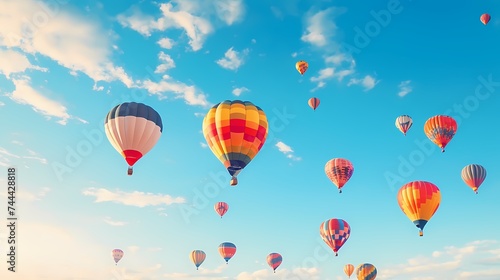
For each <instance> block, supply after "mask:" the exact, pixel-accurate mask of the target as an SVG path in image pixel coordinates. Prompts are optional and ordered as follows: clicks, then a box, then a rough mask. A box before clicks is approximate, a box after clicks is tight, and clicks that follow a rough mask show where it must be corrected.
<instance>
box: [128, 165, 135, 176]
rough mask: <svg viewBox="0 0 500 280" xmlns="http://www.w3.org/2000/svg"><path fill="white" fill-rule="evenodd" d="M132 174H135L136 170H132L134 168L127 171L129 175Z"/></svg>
mask: <svg viewBox="0 0 500 280" xmlns="http://www.w3.org/2000/svg"><path fill="white" fill-rule="evenodd" d="M132 173H134V170H133V169H132V167H129V168H128V170H127V175H129V176H130V175H132Z"/></svg>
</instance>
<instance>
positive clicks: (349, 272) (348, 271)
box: [344, 264, 354, 278]
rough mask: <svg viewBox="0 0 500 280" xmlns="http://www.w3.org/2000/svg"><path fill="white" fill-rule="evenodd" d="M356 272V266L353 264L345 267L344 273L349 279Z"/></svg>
mask: <svg viewBox="0 0 500 280" xmlns="http://www.w3.org/2000/svg"><path fill="white" fill-rule="evenodd" d="M353 272H354V265H352V264H346V265H344V273H345V275H347V277H349V278H351V275H352V274H353Z"/></svg>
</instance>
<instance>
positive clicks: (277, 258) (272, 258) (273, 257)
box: [267, 253, 283, 273]
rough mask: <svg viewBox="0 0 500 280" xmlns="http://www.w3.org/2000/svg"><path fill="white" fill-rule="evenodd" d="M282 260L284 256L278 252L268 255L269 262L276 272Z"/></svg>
mask: <svg viewBox="0 0 500 280" xmlns="http://www.w3.org/2000/svg"><path fill="white" fill-rule="evenodd" d="M282 261H283V257H282V256H281V255H280V254H278V253H271V254H269V255H268V256H267V264H268V265H269V266H270V267H271V268H272V269H273V271H274V273H276V269H277V268H278V266H280V264H281V262H282Z"/></svg>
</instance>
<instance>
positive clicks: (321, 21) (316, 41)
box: [300, 7, 337, 47]
mask: <svg viewBox="0 0 500 280" xmlns="http://www.w3.org/2000/svg"><path fill="white" fill-rule="evenodd" d="M335 9H336V8H334V7H331V8H328V9H326V10H323V11H319V12H317V13H314V14H312V15H310V16H308V17H307V18H306V22H307V28H306V32H305V33H304V34H303V35H302V37H301V38H300V39H301V40H302V41H304V42H306V43H310V44H312V45H314V46H317V47H325V46H327V45H328V44H329V42H330V40H331V37H332V36H333V35H335V33H336V32H335V31H336V30H337V25H336V24H335V22H333V20H332V17H333V16H334V15H333V12H334V11H335Z"/></svg>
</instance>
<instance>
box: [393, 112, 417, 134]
mask: <svg viewBox="0 0 500 280" xmlns="http://www.w3.org/2000/svg"><path fill="white" fill-rule="evenodd" d="M412 124H413V120H412V119H411V117H410V116H408V115H402V116H399V117H397V118H396V127H397V128H398V129H399V130H400V131H401V132H402V133H403V134H404V135H405V136H406V133H407V132H408V130H409V129H410V128H411V126H412Z"/></svg>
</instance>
